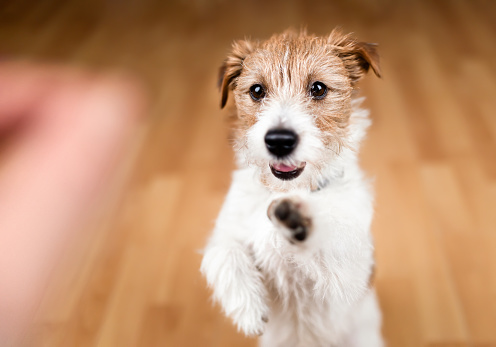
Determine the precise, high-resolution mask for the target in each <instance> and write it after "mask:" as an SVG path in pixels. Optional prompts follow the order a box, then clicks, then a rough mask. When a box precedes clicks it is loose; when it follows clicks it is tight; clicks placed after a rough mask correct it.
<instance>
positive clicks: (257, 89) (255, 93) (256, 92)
mask: <svg viewBox="0 0 496 347" xmlns="http://www.w3.org/2000/svg"><path fill="white" fill-rule="evenodd" d="M250 96H251V98H252V99H253V100H255V101H259V100H261V99H263V98H264V97H265V90H264V88H263V86H262V85H260V84H254V85H252V86H251V87H250Z"/></svg>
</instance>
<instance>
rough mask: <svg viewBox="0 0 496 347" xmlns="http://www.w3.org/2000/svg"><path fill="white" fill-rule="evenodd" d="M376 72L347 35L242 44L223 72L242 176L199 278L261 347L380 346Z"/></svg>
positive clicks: (374, 56) (371, 53) (375, 62)
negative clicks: (364, 166) (373, 125)
mask: <svg viewBox="0 0 496 347" xmlns="http://www.w3.org/2000/svg"><path fill="white" fill-rule="evenodd" d="M369 69H371V70H373V72H374V73H375V74H376V75H377V76H378V77H381V72H380V66H379V55H378V53H377V46H376V45H375V44H370V43H364V42H358V41H357V40H355V39H353V38H352V37H351V36H350V35H344V34H342V33H341V32H340V31H338V30H334V31H333V32H332V33H331V34H330V35H329V36H327V37H317V36H314V35H310V34H307V33H306V32H305V31H301V32H296V31H291V30H289V31H286V32H283V33H282V34H278V35H275V36H273V37H271V38H270V39H268V40H267V41H265V42H255V41H250V40H240V41H236V42H234V43H233V47H232V52H231V53H230V54H229V56H228V57H227V59H226V60H225V61H224V64H223V66H222V67H221V70H220V71H221V78H220V80H221V83H220V89H221V107H224V106H225V105H226V103H227V100H228V95H229V94H230V92H232V94H233V95H234V106H235V107H233V111H234V121H235V122H234V125H233V130H234V131H233V141H234V149H235V155H236V161H237V165H238V169H237V170H236V171H234V173H233V178H232V184H231V187H230V190H229V192H228V194H227V197H226V199H225V202H224V205H223V207H222V209H221V211H220V214H219V216H218V219H217V221H216V223H215V229H214V231H213V234H212V236H211V238H210V239H209V241H208V244H207V246H206V248H205V250H204V254H203V260H202V264H201V272H202V273H203V275H204V276H205V277H206V280H207V282H208V285H209V286H210V287H211V288H212V289H213V298H214V300H215V301H217V302H219V303H220V305H221V306H222V308H223V311H224V312H225V314H226V315H227V316H229V317H231V318H232V320H233V321H234V323H235V324H236V325H237V327H238V330H240V331H242V332H243V333H244V334H246V335H248V336H260V339H259V342H260V346H264V347H278V346H284V347H291V346H295V347H296V346H301V347H314V346H315V347H318V346H327V347H328V346H360V347H362V346H366V347H378V346H383V340H382V337H381V332H380V330H381V313H380V309H379V305H378V302H377V299H376V295H375V292H374V289H373V288H372V286H371V277H372V275H373V271H374V246H373V240H372V236H371V232H370V224H371V220H372V215H373V194H372V189H371V186H370V183H369V181H368V180H367V179H366V178H365V176H364V174H363V172H362V170H361V169H360V167H359V164H358V158H357V153H358V149H359V144H360V142H361V140H362V139H363V137H364V136H365V133H366V129H367V128H368V126H369V125H370V120H369V118H368V115H369V112H368V111H367V110H365V109H362V108H361V106H360V105H361V103H362V101H363V98H359V97H358V91H357V83H358V81H359V80H360V79H361V78H362V77H363V76H364V75H365V74H366V73H367V71H368V70H369Z"/></svg>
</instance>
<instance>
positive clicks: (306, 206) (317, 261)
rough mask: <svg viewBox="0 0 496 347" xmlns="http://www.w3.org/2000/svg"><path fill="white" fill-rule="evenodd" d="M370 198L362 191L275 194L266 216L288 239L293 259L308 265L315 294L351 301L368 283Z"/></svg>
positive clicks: (335, 299)
mask: <svg viewBox="0 0 496 347" xmlns="http://www.w3.org/2000/svg"><path fill="white" fill-rule="evenodd" d="M372 211H373V209H372V199H371V197H370V196H369V195H368V194H367V193H366V191H363V192H362V191H351V192H348V191H343V192H340V191H334V192H332V194H328V193H326V192H322V193H320V192H316V193H311V194H301V195H291V196H287V197H283V198H279V199H276V200H274V201H273V202H272V203H271V205H270V206H269V208H268V211H267V213H268V216H269V219H270V220H271V221H272V223H273V224H274V225H275V226H276V227H277V229H278V231H279V232H280V233H281V235H283V236H285V238H286V239H287V240H288V241H289V243H291V244H293V248H292V252H293V261H294V262H295V263H298V264H299V265H301V266H300V268H310V269H312V271H311V272H308V273H307V274H306V275H307V276H309V278H310V279H312V280H313V281H314V282H315V283H314V291H315V294H316V296H317V297H327V298H329V299H330V300H332V301H333V304H342V305H345V306H346V305H348V304H351V303H354V302H356V301H357V300H359V299H360V298H362V297H363V295H364V294H365V293H366V291H367V290H368V289H369V287H368V283H369V279H370V275H371V271H372V268H373V263H374V260H373V244H372V238H371V235H370V232H369V229H370V221H371V216H372Z"/></svg>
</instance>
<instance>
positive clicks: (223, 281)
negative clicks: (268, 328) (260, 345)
mask: <svg viewBox="0 0 496 347" xmlns="http://www.w3.org/2000/svg"><path fill="white" fill-rule="evenodd" d="M214 234H215V233H214ZM201 271H202V273H203V274H204V276H205V277H206V279H207V282H208V284H209V286H210V287H211V288H212V289H213V294H214V299H215V300H216V301H218V302H219V303H220V304H221V306H222V308H223V310H224V312H225V313H226V315H228V316H229V317H231V318H232V319H233V320H234V322H235V323H236V325H237V326H238V329H239V330H241V331H243V332H244V333H245V334H246V335H252V336H253V335H261V334H262V333H263V332H264V328H265V324H266V322H267V315H268V310H269V309H268V306H267V303H266V300H267V290H266V288H265V286H264V284H263V282H262V278H261V276H262V275H261V273H260V271H258V269H257V268H256V266H255V264H254V260H253V257H252V255H251V252H250V250H249V249H248V248H247V247H246V246H244V245H243V244H241V243H240V242H238V241H236V240H230V239H227V240H226V239H225V238H217V239H216V238H215V235H214V237H213V238H212V239H211V240H210V242H209V244H208V246H207V248H206V250H205V254H204V257H203V261H202V264H201Z"/></svg>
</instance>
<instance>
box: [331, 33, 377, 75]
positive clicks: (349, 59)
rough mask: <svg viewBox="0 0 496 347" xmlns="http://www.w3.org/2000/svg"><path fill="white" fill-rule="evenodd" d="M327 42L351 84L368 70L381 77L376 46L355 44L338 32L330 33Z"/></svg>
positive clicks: (352, 40)
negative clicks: (341, 61)
mask: <svg viewBox="0 0 496 347" xmlns="http://www.w3.org/2000/svg"><path fill="white" fill-rule="evenodd" d="M329 42H330V44H331V47H332V48H333V50H334V51H335V53H336V54H337V55H338V57H340V58H341V59H342V60H343V63H344V66H345V68H346V70H347V71H348V74H349V76H350V78H351V81H352V83H353V84H355V83H356V82H357V81H358V80H359V79H361V78H362V77H363V76H364V75H365V74H366V73H367V71H368V70H369V68H372V71H374V73H375V74H376V76H377V77H381V68H380V59H379V53H378V52H377V44H375V43H366V42H357V41H356V40H354V39H352V38H350V36H349V35H343V34H341V32H339V31H333V32H332V33H331V35H330V36H329Z"/></svg>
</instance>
